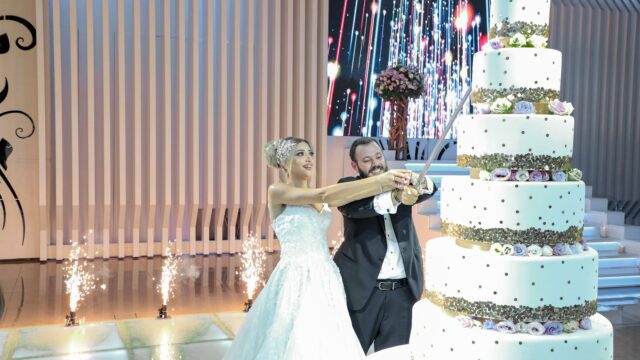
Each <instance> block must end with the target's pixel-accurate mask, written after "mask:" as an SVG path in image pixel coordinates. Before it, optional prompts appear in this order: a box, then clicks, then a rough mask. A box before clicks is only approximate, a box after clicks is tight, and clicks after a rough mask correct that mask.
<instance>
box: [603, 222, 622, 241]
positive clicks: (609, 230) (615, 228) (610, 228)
mask: <svg viewBox="0 0 640 360" xmlns="http://www.w3.org/2000/svg"><path fill="white" fill-rule="evenodd" d="M624 227H625V226H624V225H610V224H607V226H606V228H605V229H604V234H605V235H606V237H608V238H610V239H625V233H624Z"/></svg>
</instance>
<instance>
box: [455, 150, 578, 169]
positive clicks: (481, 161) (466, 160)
mask: <svg viewBox="0 0 640 360" xmlns="http://www.w3.org/2000/svg"><path fill="white" fill-rule="evenodd" d="M456 160H457V163H458V166H462V167H469V168H479V169H485V170H487V171H491V170H493V169H497V168H507V169H523V170H547V171H548V170H564V171H569V170H571V156H550V155H533V154H531V153H529V154H518V155H510V154H487V155H480V156H478V155H466V154H463V155H458V157H457V159H456Z"/></svg>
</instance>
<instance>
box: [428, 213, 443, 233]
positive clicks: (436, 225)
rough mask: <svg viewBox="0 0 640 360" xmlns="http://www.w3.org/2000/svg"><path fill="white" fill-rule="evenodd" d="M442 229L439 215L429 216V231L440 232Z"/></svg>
mask: <svg viewBox="0 0 640 360" xmlns="http://www.w3.org/2000/svg"><path fill="white" fill-rule="evenodd" d="M441 228H442V220H440V215H429V229H431V230H440V229H441Z"/></svg>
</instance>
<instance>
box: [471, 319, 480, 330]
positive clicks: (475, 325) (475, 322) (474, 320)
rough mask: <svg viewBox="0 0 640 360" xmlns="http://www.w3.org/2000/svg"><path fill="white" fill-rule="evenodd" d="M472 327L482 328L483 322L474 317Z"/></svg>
mask: <svg viewBox="0 0 640 360" xmlns="http://www.w3.org/2000/svg"><path fill="white" fill-rule="evenodd" d="M471 327H473V328H478V329H482V323H481V322H480V321H479V320H477V319H472V320H471Z"/></svg>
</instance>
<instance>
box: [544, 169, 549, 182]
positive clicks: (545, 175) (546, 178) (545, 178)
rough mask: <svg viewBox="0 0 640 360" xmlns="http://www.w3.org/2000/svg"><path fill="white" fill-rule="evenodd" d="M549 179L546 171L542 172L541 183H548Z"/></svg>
mask: <svg viewBox="0 0 640 360" xmlns="http://www.w3.org/2000/svg"><path fill="white" fill-rule="evenodd" d="M549 179H550V177H549V173H548V172H546V171H543V172H542V181H549Z"/></svg>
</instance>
